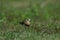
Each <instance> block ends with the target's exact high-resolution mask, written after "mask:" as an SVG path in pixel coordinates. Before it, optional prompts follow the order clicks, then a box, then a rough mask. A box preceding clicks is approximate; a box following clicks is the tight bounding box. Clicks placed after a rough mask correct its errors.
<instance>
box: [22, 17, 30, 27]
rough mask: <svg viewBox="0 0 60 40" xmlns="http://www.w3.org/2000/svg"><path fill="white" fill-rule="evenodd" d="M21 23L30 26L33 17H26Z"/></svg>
mask: <svg viewBox="0 0 60 40" xmlns="http://www.w3.org/2000/svg"><path fill="white" fill-rule="evenodd" d="M21 24H23V25H25V26H30V24H31V19H30V18H27V19H24V20H23V21H22V22H21Z"/></svg>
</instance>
